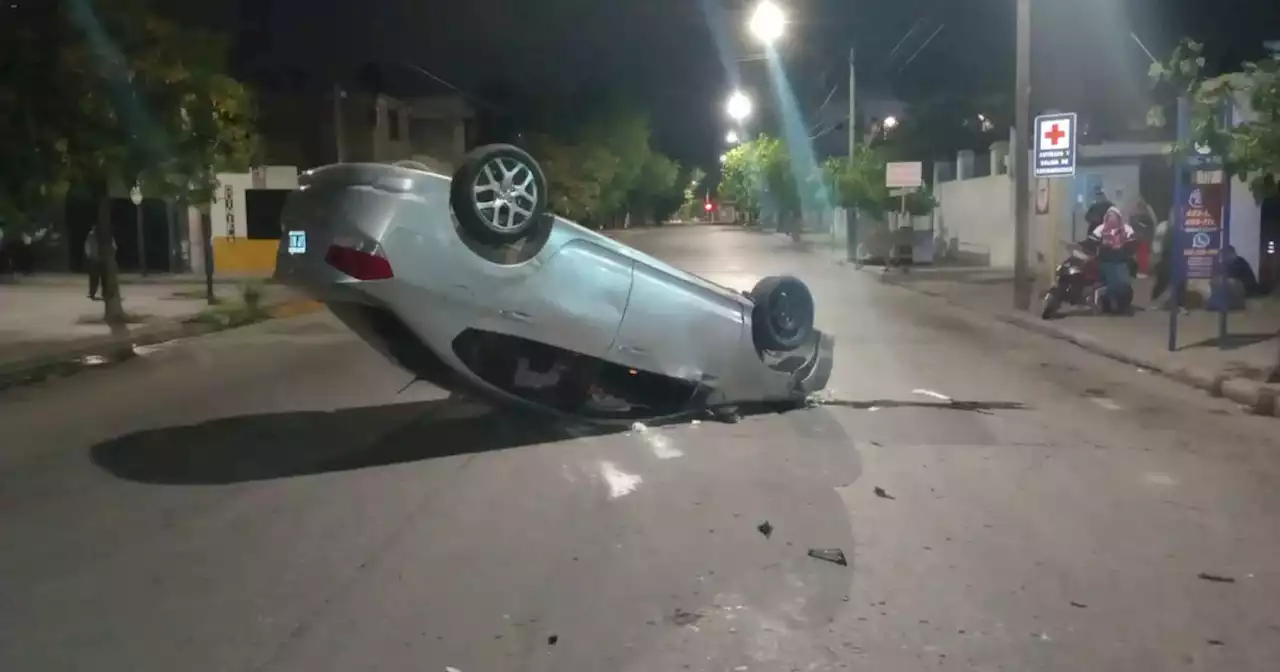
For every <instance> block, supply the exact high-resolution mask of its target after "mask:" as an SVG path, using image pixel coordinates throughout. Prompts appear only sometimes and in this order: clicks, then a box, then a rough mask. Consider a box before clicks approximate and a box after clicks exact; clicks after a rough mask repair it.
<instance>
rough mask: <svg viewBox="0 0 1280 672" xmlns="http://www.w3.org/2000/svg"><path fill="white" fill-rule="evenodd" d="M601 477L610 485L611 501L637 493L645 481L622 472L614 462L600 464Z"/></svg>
mask: <svg viewBox="0 0 1280 672" xmlns="http://www.w3.org/2000/svg"><path fill="white" fill-rule="evenodd" d="M600 476H602V477H603V478H604V480H605V482H606V483H608V484H609V499H617V498H619V497H622V496H624V495H629V494H631V493H633V492H635V491H636V488H637V487H638V486H639V485H640V483H641V482H642V481H644V479H642V478H640V477H639V476H637V475H635V474H628V473H626V472H625V471H622V470H621V469H619V468H618V467H617V465H615V464H614V463H612V462H601V463H600Z"/></svg>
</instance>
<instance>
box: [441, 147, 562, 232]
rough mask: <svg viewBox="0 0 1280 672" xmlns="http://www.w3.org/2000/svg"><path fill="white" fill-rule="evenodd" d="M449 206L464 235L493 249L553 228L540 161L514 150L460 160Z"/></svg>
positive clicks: (490, 150)
mask: <svg viewBox="0 0 1280 672" xmlns="http://www.w3.org/2000/svg"><path fill="white" fill-rule="evenodd" d="M449 205H450V206H452V207H453V214H454V216H455V217H457V218H458V225H459V226H460V227H461V228H462V231H463V233H465V234H466V235H469V236H471V237H472V238H474V239H476V240H479V241H480V242H484V243H489V244H493V245H509V244H511V243H517V242H520V241H522V240H526V239H528V238H531V237H533V236H534V235H535V234H537V233H539V231H540V229H541V228H543V227H546V226H550V218H548V217H546V216H545V215H546V206H547V178H546V176H545V175H543V173H542V168H541V167H540V166H539V165H538V162H537V161H534V160H533V157H532V156H529V154H528V152H525V151H524V150H523V149H520V148H519V147H515V146H513V145H486V146H484V147H479V148H477V149H475V150H473V151H472V152H471V153H470V154H468V155H467V156H466V158H464V159H463V160H462V165H461V166H460V167H459V168H458V170H457V172H455V173H454V175H453V184H452V185H450V188H449Z"/></svg>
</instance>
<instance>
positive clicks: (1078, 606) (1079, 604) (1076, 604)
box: [1071, 602, 1089, 609]
mask: <svg viewBox="0 0 1280 672" xmlns="http://www.w3.org/2000/svg"><path fill="white" fill-rule="evenodd" d="M1071 606H1073V607H1075V608H1076V609H1088V608H1089V605H1087V604H1085V603H1083V602H1072V603H1071Z"/></svg>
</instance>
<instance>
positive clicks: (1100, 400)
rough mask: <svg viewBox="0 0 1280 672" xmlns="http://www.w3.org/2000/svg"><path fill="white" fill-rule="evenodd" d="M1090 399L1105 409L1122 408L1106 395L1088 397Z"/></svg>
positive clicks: (1118, 409) (1117, 409)
mask: <svg viewBox="0 0 1280 672" xmlns="http://www.w3.org/2000/svg"><path fill="white" fill-rule="evenodd" d="M1090 400H1091V401H1093V403H1095V404H1097V405H1099V406H1101V407H1103V408H1105V409H1107V410H1108V411H1120V410H1124V409H1122V408H1120V404H1117V403H1116V402H1114V401H1111V400H1110V399H1108V398H1106V397H1090Z"/></svg>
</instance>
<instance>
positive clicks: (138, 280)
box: [0, 273, 274, 291]
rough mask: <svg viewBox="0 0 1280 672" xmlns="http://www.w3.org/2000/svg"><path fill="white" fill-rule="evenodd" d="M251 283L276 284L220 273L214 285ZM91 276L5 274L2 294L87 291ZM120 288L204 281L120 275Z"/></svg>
mask: <svg viewBox="0 0 1280 672" xmlns="http://www.w3.org/2000/svg"><path fill="white" fill-rule="evenodd" d="M249 280H260V281H262V282H266V283H272V282H274V281H273V280H272V278H271V277H270V276H264V275H261V274H257V273H219V274H218V275H217V276H216V277H214V279H213V282H214V284H224V283H234V282H246V281H249ZM88 282H89V279H88V276H86V275H85V274H84V273H35V274H32V275H20V274H3V275H0V291H3V289H4V288H6V287H15V286H20V287H50V286H52V287H66V286H72V285H75V286H80V287H86V288H87V287H88ZM120 284H122V285H203V284H205V277H204V274H203V273H150V274H147V275H141V274H139V273H121V274H120Z"/></svg>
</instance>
